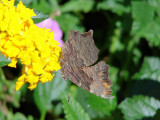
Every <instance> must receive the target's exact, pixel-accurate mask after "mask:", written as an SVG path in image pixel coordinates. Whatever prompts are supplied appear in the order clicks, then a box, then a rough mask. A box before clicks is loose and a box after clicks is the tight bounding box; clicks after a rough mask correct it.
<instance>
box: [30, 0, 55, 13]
mask: <svg viewBox="0 0 160 120" xmlns="http://www.w3.org/2000/svg"><path fill="white" fill-rule="evenodd" d="M31 7H32V8H35V9H37V10H39V11H41V12H43V13H46V14H49V13H51V12H52V7H53V6H51V4H50V3H49V2H48V1H46V0H32V4H31Z"/></svg>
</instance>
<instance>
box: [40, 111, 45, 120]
mask: <svg viewBox="0 0 160 120" xmlns="http://www.w3.org/2000/svg"><path fill="white" fill-rule="evenodd" d="M45 117H46V111H43V112H42V113H41V117H40V120H45Z"/></svg>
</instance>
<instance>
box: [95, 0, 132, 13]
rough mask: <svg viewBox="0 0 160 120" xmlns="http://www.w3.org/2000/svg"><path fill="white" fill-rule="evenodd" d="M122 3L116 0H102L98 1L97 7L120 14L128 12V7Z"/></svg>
mask: <svg viewBox="0 0 160 120" xmlns="http://www.w3.org/2000/svg"><path fill="white" fill-rule="evenodd" d="M123 4H124V3H120V2H117V1H116V0H104V1H102V2H99V3H98V5H97V8H98V9H102V10H111V11H112V12H113V13H116V14H118V15H122V14H123V13H128V12H129V11H130V8H129V7H127V6H124V5H123Z"/></svg>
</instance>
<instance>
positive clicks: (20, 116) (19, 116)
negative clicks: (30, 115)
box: [10, 112, 27, 120]
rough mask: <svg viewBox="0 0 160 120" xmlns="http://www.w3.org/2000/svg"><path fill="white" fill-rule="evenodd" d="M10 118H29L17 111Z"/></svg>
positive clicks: (16, 119) (12, 119)
mask: <svg viewBox="0 0 160 120" xmlns="http://www.w3.org/2000/svg"><path fill="white" fill-rule="evenodd" d="M10 120H27V118H26V117H25V116H24V115H23V114H22V113H19V112H17V113H15V114H14V115H13V116H12V117H11V119H10Z"/></svg>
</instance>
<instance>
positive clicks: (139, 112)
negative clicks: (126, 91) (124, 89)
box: [119, 95, 160, 120]
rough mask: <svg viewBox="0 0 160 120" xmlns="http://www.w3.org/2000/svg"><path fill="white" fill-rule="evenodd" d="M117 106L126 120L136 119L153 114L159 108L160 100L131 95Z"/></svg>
mask: <svg viewBox="0 0 160 120" xmlns="http://www.w3.org/2000/svg"><path fill="white" fill-rule="evenodd" d="M119 108H120V109H121V111H122V113H123V114H124V118H125V119H126V120H137V119H141V118H143V117H152V116H154V115H155V113H156V110H157V109H158V108H160V101H158V100H156V99H155V98H153V97H148V96H141V95H139V96H133V97H132V98H127V99H125V100H124V101H122V102H121V103H120V105H119Z"/></svg>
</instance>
